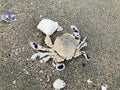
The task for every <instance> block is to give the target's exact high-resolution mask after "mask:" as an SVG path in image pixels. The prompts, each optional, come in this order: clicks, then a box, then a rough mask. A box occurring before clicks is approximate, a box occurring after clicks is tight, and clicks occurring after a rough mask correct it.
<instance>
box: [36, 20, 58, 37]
mask: <svg viewBox="0 0 120 90" xmlns="http://www.w3.org/2000/svg"><path fill="white" fill-rule="evenodd" d="M58 27H59V25H58V22H55V21H52V20H50V19H43V20H41V21H40V22H39V24H38V25H37V28H38V29H40V30H41V31H42V32H43V33H45V34H46V35H48V36H50V35H52V34H53V33H54V32H55V31H56V30H57V28H58Z"/></svg>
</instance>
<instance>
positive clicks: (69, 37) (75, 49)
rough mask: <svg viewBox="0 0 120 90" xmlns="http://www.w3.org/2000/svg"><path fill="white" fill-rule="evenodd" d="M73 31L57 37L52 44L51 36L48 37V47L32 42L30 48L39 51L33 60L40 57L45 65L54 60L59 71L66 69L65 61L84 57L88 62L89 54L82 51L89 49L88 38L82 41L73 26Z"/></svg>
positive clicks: (33, 56)
mask: <svg viewBox="0 0 120 90" xmlns="http://www.w3.org/2000/svg"><path fill="white" fill-rule="evenodd" d="M71 30H72V32H73V33H72V34H71V33H64V34H63V35H61V36H59V37H56V39H55V41H54V43H52V40H51V37H50V36H46V38H45V44H46V45H47V46H48V47H44V46H42V45H39V44H37V43H35V42H30V46H31V47H32V48H33V49H35V50H37V51H38V53H35V54H33V55H32V57H31V59H32V60H36V58H37V57H39V58H40V62H42V63H45V62H47V61H48V60H50V59H51V58H52V60H53V62H52V65H53V66H54V67H56V69H57V70H59V71H61V70H63V69H64V68H65V64H64V61H65V60H71V59H72V58H73V57H74V58H76V57H78V56H80V55H83V56H84V57H85V59H86V60H87V61H88V60H89V57H88V54H87V53H86V52H85V51H83V50H82V48H84V47H87V42H86V39H87V37H85V38H84V39H83V40H81V36H80V34H79V30H78V28H77V27H76V26H74V25H71Z"/></svg>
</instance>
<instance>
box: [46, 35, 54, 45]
mask: <svg viewBox="0 0 120 90" xmlns="http://www.w3.org/2000/svg"><path fill="white" fill-rule="evenodd" d="M45 44H47V46H49V47H52V46H53V44H52V41H51V38H50V36H46V37H45Z"/></svg>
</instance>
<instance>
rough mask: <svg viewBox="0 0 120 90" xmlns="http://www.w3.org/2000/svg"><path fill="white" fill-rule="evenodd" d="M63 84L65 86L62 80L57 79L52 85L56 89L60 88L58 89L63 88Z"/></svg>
mask: <svg viewBox="0 0 120 90" xmlns="http://www.w3.org/2000/svg"><path fill="white" fill-rule="evenodd" d="M65 86H66V83H65V82H64V81H63V80H61V79H57V80H55V81H54V83H53V87H54V88H55V89H56V90H60V89H62V88H64V87H65Z"/></svg>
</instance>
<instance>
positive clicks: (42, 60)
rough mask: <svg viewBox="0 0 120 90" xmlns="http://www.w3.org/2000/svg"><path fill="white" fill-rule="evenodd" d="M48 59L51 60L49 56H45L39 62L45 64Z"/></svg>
mask: <svg viewBox="0 0 120 90" xmlns="http://www.w3.org/2000/svg"><path fill="white" fill-rule="evenodd" d="M50 58H51V56H46V57H44V58H42V59H41V60H40V62H41V63H46V62H47V61H48V60H49V59H50Z"/></svg>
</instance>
